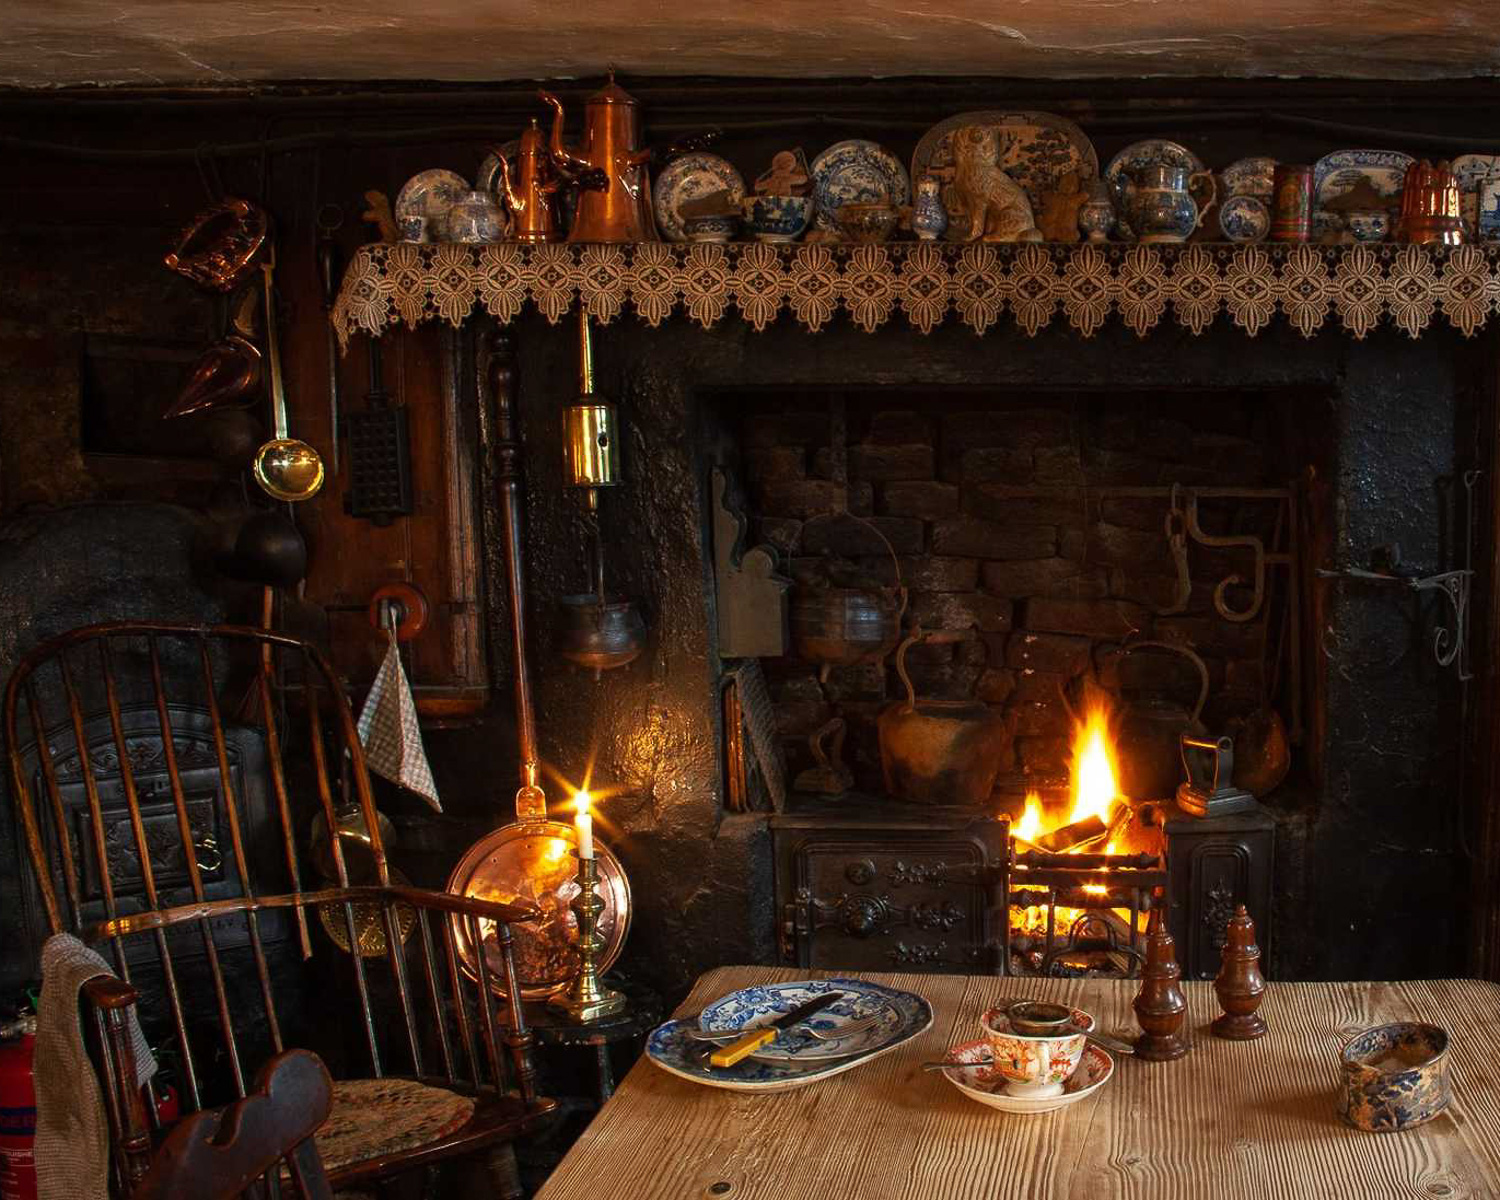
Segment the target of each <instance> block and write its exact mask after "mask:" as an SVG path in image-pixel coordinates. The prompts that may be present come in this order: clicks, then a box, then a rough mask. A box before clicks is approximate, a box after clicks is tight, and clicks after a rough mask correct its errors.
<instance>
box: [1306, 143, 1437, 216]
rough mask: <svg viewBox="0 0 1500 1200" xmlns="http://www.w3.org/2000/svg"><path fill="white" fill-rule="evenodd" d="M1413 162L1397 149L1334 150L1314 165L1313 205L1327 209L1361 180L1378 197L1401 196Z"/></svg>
mask: <svg viewBox="0 0 1500 1200" xmlns="http://www.w3.org/2000/svg"><path fill="white" fill-rule="evenodd" d="M1413 161H1415V160H1414V159H1413V158H1412V156H1411V155H1410V154H1402V153H1401V151H1399V150H1336V151H1334V152H1333V153H1332V154H1325V155H1324V156H1323V157H1322V158H1320V159H1318V161H1317V162H1316V163H1314V164H1313V204H1314V207H1316V208H1327V207H1328V202H1329V201H1330V200H1334V199H1336V198H1338V197H1339V196H1342V195H1343V194H1344V193H1345V192H1347V191H1348V190H1349V189H1350V188H1352V187H1353V186H1354V185H1355V184H1356V183H1358V182H1359V181H1360V180H1361V179H1368V180H1369V181H1370V184H1371V186H1373V187H1374V189H1375V192H1376V194H1377V195H1379V196H1380V197H1381V198H1383V199H1386V200H1392V199H1395V198H1396V197H1398V196H1400V195H1401V188H1402V185H1403V184H1404V183H1405V182H1406V168H1407V167H1409V166H1411V164H1412V163H1413Z"/></svg>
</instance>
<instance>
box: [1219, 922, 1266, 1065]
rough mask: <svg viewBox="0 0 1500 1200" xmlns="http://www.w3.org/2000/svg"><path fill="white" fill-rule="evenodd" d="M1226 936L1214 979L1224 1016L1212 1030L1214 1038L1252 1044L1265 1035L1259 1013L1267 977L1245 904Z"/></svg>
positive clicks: (1226, 931) (1227, 930) (1230, 923)
mask: <svg viewBox="0 0 1500 1200" xmlns="http://www.w3.org/2000/svg"><path fill="white" fill-rule="evenodd" d="M1225 934H1226V937H1227V940H1226V941H1225V943H1224V954H1223V959H1222V965H1221V966H1220V967H1219V976H1218V978H1217V979H1215V980H1214V992H1215V994H1217V995H1218V997H1219V1007H1220V1008H1222V1009H1223V1010H1224V1014H1223V1016H1221V1017H1219V1018H1218V1019H1217V1020H1216V1021H1214V1023H1213V1024H1212V1025H1211V1026H1209V1028H1210V1030H1211V1031H1212V1033H1213V1035H1214V1036H1215V1037H1221V1038H1228V1039H1229V1040H1230V1041H1232V1042H1252V1041H1254V1040H1255V1039H1256V1038H1259V1037H1265V1036H1266V1023H1265V1021H1264V1020H1263V1019H1262V1018H1261V1017H1260V1015H1259V1014H1258V1013H1257V1011H1256V1010H1257V1009H1259V1008H1260V1002H1261V1000H1262V999H1264V998H1265V994H1266V977H1265V976H1264V975H1262V974H1261V973H1260V947H1259V946H1257V945H1256V944H1255V922H1254V921H1252V920H1251V919H1250V913H1249V911H1248V910H1247V909H1246V908H1245V906H1244V905H1243V904H1241V905H1240V906H1239V907H1238V908H1237V909H1235V910H1234V916H1233V917H1231V918H1230V919H1229V927H1228V929H1226V930H1225Z"/></svg>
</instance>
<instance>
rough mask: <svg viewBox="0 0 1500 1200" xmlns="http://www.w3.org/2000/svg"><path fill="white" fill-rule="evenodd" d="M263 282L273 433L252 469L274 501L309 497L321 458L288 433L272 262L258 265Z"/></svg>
mask: <svg viewBox="0 0 1500 1200" xmlns="http://www.w3.org/2000/svg"><path fill="white" fill-rule="evenodd" d="M260 269H261V273H262V274H263V275H264V276H265V281H266V358H267V359H269V360H270V366H271V417H272V420H273V421H274V423H275V436H273V437H272V438H271V440H270V441H268V442H266V443H264V444H263V445H262V446H261V448H260V449H259V450H258V451H256V454H255V462H254V463H253V464H252V466H251V470H252V472H253V473H254V475H255V482H256V483H258V484H260V487H261V490H262V491H263V492H265V493H266V495H268V496H270V497H272V498H273V499H276V500H290V501H294V502H295V501H298V500H310V499H312V498H313V497H314V496H316V495H317V494H318V489H319V488H321V487H322V486H323V459H322V458H321V457H320V456H319V454H318V452H317V451H316V450H314V449H313V448H312V447H311V446H309V445H308V444H307V443H306V442H304V441H301V440H300V439H298V438H294V437H291V436H289V435H288V433H287V423H286V393H285V392H284V391H283V390H282V386H281V351H280V348H279V347H278V346H277V342H276V313H275V310H274V309H273V307H272V302H271V294H272V291H273V287H272V274H273V272H274V271H275V266H274V264H272V263H270V262H264V263H262V264H261V268H260Z"/></svg>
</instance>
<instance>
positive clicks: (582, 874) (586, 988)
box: [548, 851, 625, 1025]
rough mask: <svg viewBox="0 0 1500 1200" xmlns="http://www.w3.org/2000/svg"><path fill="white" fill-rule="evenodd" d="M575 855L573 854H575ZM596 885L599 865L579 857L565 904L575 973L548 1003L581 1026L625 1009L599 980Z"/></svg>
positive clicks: (600, 903) (600, 937)
mask: <svg viewBox="0 0 1500 1200" xmlns="http://www.w3.org/2000/svg"><path fill="white" fill-rule="evenodd" d="M575 853H576V851H575ZM598 883H599V864H598V861H597V860H596V859H592V858H584V857H582V856H581V855H580V856H579V858H578V889H579V890H578V895H576V896H574V897H573V903H572V904H570V905H568V907H569V908H571V909H572V910H573V914H574V915H575V916H576V917H577V918H578V974H577V975H575V976H573V982H572V983H570V984H568V987H567V990H566V991H562V992H559V993H558V994H557V995H555V996H553V997H552V999H551V1000H550V1001H548V1003H549V1004H551V1005H552V1006H553V1007H554V1008H559V1009H561V1010H562V1011H563V1012H564V1013H566V1014H567V1015H568V1018H569V1020H572V1021H577V1022H578V1023H579V1024H580V1025H583V1024H587V1023H588V1022H589V1021H597V1020H599V1019H600V1018H601V1017H608V1016H612V1015H613V1014H615V1013H617V1012H619V1011H620V1010H621V1009H622V1008H624V1007H625V997H624V996H623V995H621V994H620V993H619V992H617V991H614V990H613V989H612V988H607V987H605V986H604V984H603V983H602V982H600V979H599V967H598V958H599V953H600V952H601V951H602V950H603V949H604V937H603V935H602V934H601V933H600V932H599V914H600V913H601V912H603V911H604V901H603V900H601V899H599V895H598V892H597V891H596V890H595V889H596V888H597V886H598Z"/></svg>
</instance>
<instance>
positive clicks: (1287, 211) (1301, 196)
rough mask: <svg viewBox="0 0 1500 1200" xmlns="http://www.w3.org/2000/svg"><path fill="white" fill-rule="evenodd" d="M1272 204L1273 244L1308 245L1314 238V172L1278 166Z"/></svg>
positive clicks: (1297, 167) (1303, 168) (1286, 164)
mask: <svg viewBox="0 0 1500 1200" xmlns="http://www.w3.org/2000/svg"><path fill="white" fill-rule="evenodd" d="M1273 188H1274V191H1273V193H1272V200H1271V240H1272V241H1273V242H1305V241H1307V240H1308V239H1310V238H1311V237H1312V220H1313V169H1312V168H1311V167H1302V166H1297V165H1295V164H1293V163H1278V164H1277V167H1276V181H1275V183H1274V185H1273Z"/></svg>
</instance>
